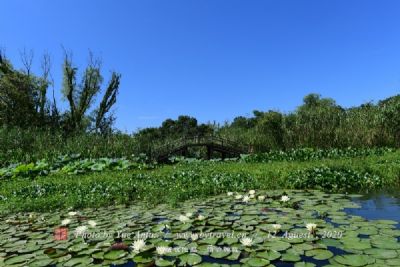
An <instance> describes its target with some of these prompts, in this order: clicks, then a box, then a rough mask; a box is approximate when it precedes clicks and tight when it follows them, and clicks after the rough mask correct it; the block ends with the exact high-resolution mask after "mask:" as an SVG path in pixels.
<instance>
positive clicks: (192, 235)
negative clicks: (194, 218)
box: [190, 234, 199, 241]
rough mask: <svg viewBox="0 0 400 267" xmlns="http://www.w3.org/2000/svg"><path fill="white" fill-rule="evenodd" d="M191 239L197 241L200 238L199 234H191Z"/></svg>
mask: <svg viewBox="0 0 400 267" xmlns="http://www.w3.org/2000/svg"><path fill="white" fill-rule="evenodd" d="M190 239H192V241H196V240H197V239H199V235H198V234H191V235H190Z"/></svg>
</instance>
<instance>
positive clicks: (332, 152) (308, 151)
mask: <svg viewBox="0 0 400 267" xmlns="http://www.w3.org/2000/svg"><path fill="white" fill-rule="evenodd" d="M393 151H395V149H392V148H384V147H381V148H364V149H363V148H352V147H349V148H344V149H340V148H332V149H314V148H297V149H289V150H287V151H282V150H272V151H270V152H264V153H258V154H249V155H243V156H242V157H241V160H242V161H244V162H273V161H309V160H320V159H338V158H355V157H367V156H373V155H375V156H382V155H384V154H386V153H388V152H393Z"/></svg>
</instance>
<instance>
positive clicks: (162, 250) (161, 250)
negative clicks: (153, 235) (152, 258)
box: [156, 246, 170, 256]
mask: <svg viewBox="0 0 400 267" xmlns="http://www.w3.org/2000/svg"><path fill="white" fill-rule="evenodd" d="M156 251H157V254H158V255H161V256H162V255H165V254H167V253H168V252H169V251H170V248H169V247H165V246H160V247H156Z"/></svg>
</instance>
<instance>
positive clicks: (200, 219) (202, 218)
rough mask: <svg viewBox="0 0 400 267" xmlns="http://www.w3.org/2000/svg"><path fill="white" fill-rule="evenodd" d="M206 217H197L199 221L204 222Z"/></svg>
mask: <svg viewBox="0 0 400 267" xmlns="http://www.w3.org/2000/svg"><path fill="white" fill-rule="evenodd" d="M205 218H206V217H205V216H203V215H201V214H200V215H199V216H197V220H199V221H202V220H204V219H205Z"/></svg>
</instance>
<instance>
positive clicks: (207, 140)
mask: <svg viewBox="0 0 400 267" xmlns="http://www.w3.org/2000/svg"><path fill="white" fill-rule="evenodd" d="M207 144H214V145H220V146H226V147H231V148H234V149H236V150H240V151H243V152H244V153H247V152H248V151H249V147H247V146H244V145H242V144H239V143H238V142H235V141H232V140H228V139H225V138H222V137H219V136H213V135H210V136H209V135H206V136H197V135H195V136H185V137H181V138H179V139H176V140H174V141H172V142H171V141H170V142H167V143H165V144H163V145H161V146H158V147H155V148H154V149H153V153H152V154H154V155H155V156H156V155H163V154H166V153H168V152H170V151H173V150H174V149H178V148H180V147H183V146H186V145H207Z"/></svg>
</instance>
